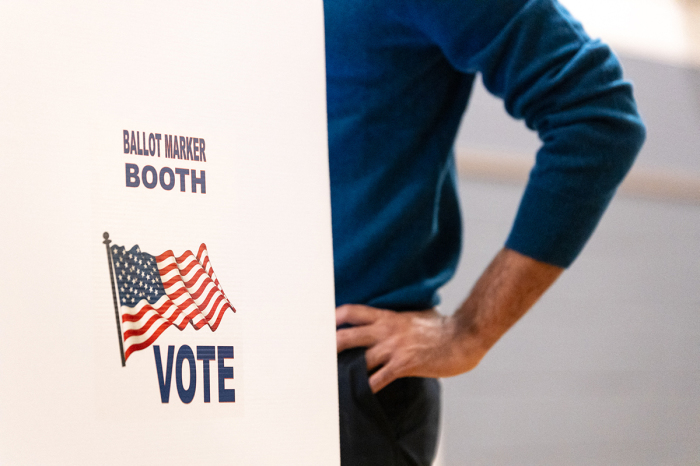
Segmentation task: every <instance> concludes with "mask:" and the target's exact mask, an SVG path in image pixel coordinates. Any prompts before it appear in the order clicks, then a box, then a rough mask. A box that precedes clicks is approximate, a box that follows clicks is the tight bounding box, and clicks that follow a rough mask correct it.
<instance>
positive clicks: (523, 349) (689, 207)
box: [436, 0, 700, 466]
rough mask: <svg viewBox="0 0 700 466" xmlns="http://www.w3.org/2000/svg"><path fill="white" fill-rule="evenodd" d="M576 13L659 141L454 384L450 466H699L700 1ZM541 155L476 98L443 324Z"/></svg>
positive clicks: (629, 3) (465, 139)
mask: <svg viewBox="0 0 700 466" xmlns="http://www.w3.org/2000/svg"><path fill="white" fill-rule="evenodd" d="M563 4H564V5H565V6H566V7H567V8H568V9H569V10H570V11H571V12H572V13H573V14H574V15H575V16H576V17H577V18H579V19H580V20H581V21H582V22H583V24H584V26H585V27H586V30H587V31H588V32H589V34H590V35H591V36H593V37H600V38H601V39H602V40H603V41H605V42H607V43H609V44H611V46H612V47H613V49H614V50H615V51H616V52H617V54H618V55H619V57H620V59H621V61H622V63H623V66H624V69H625V73H626V77H627V78H628V79H629V80H631V81H632V82H633V84H634V86H635V95H636V97H637V100H638V104H639V108H640V112H641V113H642V115H643V117H644V119H645V122H646V124H647V127H648V136H647V143H646V145H645V147H644V149H643V150H642V153H641V154H640V156H639V158H638V161H637V164H636V165H635V167H634V168H633V170H632V172H631V173H630V175H629V176H628V178H627V180H626V182H625V184H624V185H623V187H622V188H621V190H620V193H619V194H618V196H617V197H616V198H615V200H613V202H612V204H611V205H610V208H609V209H608V211H607V213H606V214H605V216H604V218H603V220H602V222H601V224H600V226H599V227H598V230H597V231H596V233H595V234H594V236H593V238H592V240H591V241H590V242H589V244H588V245H587V246H586V248H585V249H584V251H583V253H582V255H581V256H580V257H579V259H578V260H577V261H576V262H575V263H574V265H573V266H572V267H571V268H570V269H569V270H568V271H567V272H566V273H565V274H564V275H563V276H562V278H561V279H560V280H559V281H558V282H557V283H556V284H555V286H554V287H553V288H552V289H551V290H550V291H549V292H548V293H547V294H546V295H545V297H544V298H543V299H542V300H541V301H540V302H539V303H538V304H537V305H536V306H535V307H534V308H533V309H532V310H531V311H530V312H529V313H528V314H527V315H526V316H525V317H524V318H523V319H522V320H521V321H520V322H519V323H518V324H517V325H516V326H515V327H514V328H513V329H512V330H511V331H510V332H509V333H508V334H506V336H505V337H504V338H503V339H502V340H501V341H499V342H498V343H497V344H496V346H495V347H494V348H493V349H492V350H491V352H490V353H489V354H488V355H487V356H486V358H485V359H484V360H483V361H482V363H481V364H480V365H479V366H478V367H477V368H476V369H475V370H473V371H472V372H470V373H467V374H464V375H462V376H459V377H455V378H451V379H445V380H444V381H443V393H444V405H443V430H442V442H441V445H440V452H439V456H438V460H437V462H436V464H439V465H442V466H453V465H467V464H469V465H480V464H483V465H530V464H531V465H594V464H596V465H597V464H599V465H662V464H669V465H671V464H672V465H698V464H700V2H699V1H697V0H563ZM538 147H539V140H538V138H537V136H536V134H534V133H531V132H529V131H528V130H527V129H526V128H525V126H524V125H523V124H522V122H516V121H513V120H511V119H510V117H508V115H507V114H506V113H505V111H504V110H503V105H502V103H501V102H500V101H499V100H497V99H495V98H493V97H491V96H490V95H488V93H487V92H486V91H485V90H484V89H483V87H482V86H481V85H480V84H479V85H477V87H476V89H475V92H474V95H473V98H472V101H471V103H470V107H469V112H468V113H467V116H466V117H465V119H464V122H463V127H462V130H461V132H460V135H459V138H458V142H457V145H456V152H457V155H458V163H459V168H460V185H461V187H460V189H461V194H462V210H463V221H464V238H465V239H464V246H463V253H462V260H461V264H460V268H459V270H458V272H457V274H456V276H455V278H454V279H453V280H452V281H451V282H450V283H449V284H448V285H447V286H446V287H445V289H444V290H443V303H442V306H441V310H442V311H443V312H446V313H451V312H452V311H453V310H454V309H455V308H456V307H457V306H458V305H459V304H460V302H461V300H462V299H463V298H464V297H465V295H466V293H467V292H468V291H469V288H470V287H471V286H472V284H473V283H474V281H475V280H476V278H477V277H478V276H479V274H480V273H481V271H482V270H483V269H484V267H485V266H486V264H487V263H488V262H489V261H490V259H491V258H492V256H493V255H494V254H495V252H496V251H497V250H498V249H499V248H500V247H501V245H502V243H503V241H504V240H505V237H506V235H507V234H508V231H509V229H510V225H511V222H512V219H513V217H514V214H515V210H516V209H517V206H518V202H519V199H520V195H521V193H522V188H523V186H524V183H525V181H526V179H527V172H528V170H529V168H530V166H531V165H532V162H533V160H534V154H535V151H536V150H537V148H538Z"/></svg>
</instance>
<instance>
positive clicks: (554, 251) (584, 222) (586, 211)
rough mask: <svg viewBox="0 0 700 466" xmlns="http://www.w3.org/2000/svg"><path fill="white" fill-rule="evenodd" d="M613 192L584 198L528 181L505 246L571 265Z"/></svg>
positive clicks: (543, 259)
mask: <svg viewBox="0 0 700 466" xmlns="http://www.w3.org/2000/svg"><path fill="white" fill-rule="evenodd" d="M611 198H612V194H611V195H610V196H609V197H608V198H605V199H596V200H589V202H582V201H580V200H578V199H575V198H572V197H569V196H566V195H564V194H561V193H556V192H551V191H548V190H545V189H542V188H540V187H537V186H535V185H533V184H532V183H528V185H527V188H525V193H524V194H523V198H522V200H521V201H520V207H519V208H518V213H517V215H516V217H515V222H514V223H513V228H512V229H511V232H510V235H509V236H508V240H507V241H506V244H505V245H506V247H507V248H509V249H513V250H515V251H517V252H519V253H521V254H524V255H526V256H528V257H531V258H532V259H536V260H539V261H541V262H547V263H549V264H553V265H556V266H559V267H568V266H569V265H571V263H572V262H573V261H574V259H576V256H578V254H579V252H581V249H583V246H584V245H585V244H586V241H588V238H589V237H590V236H591V234H592V233H593V230H594V229H595V227H596V225H597V224H598V221H599V220H600V218H601V217H602V215H603V212H604V211H605V208H606V207H607V205H608V203H609V202H610V199H611Z"/></svg>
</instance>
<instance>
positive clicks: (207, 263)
mask: <svg viewBox="0 0 700 466" xmlns="http://www.w3.org/2000/svg"><path fill="white" fill-rule="evenodd" d="M112 253H113V257H114V262H115V264H116V265H115V269H116V271H117V275H118V278H119V293H120V297H121V299H120V303H121V306H120V309H121V321H122V332H123V341H124V356H125V359H128V358H129V356H130V355H131V354H132V353H133V352H135V351H139V350H142V349H144V348H147V347H149V346H150V345H151V344H153V342H154V341H156V339H157V338H158V337H159V336H160V335H161V334H162V333H163V332H164V331H165V330H166V329H167V328H168V327H170V326H171V325H173V326H175V327H177V328H178V329H180V330H183V329H184V328H185V327H186V326H187V324H188V323H189V324H190V325H192V327H194V328H195V329H196V330H199V329H201V328H203V327H204V326H208V327H209V328H210V330H211V331H212V332H213V331H216V329H217V328H218V327H219V324H220V323H221V319H222V318H223V316H224V313H225V311H226V310H231V311H232V312H236V310H235V309H234V307H233V306H232V305H231V303H230V301H229V300H228V298H227V297H226V295H225V294H224V291H223V289H222V288H221V285H220V283H219V280H218V279H217V277H216V275H215V274H214V270H213V268H212V266H211V260H210V259H209V254H208V252H207V248H206V245H205V244H202V245H201V246H200V247H199V250H198V251H197V254H196V255H195V254H193V253H192V252H191V251H185V252H184V253H183V254H182V255H181V256H179V257H176V256H175V254H174V253H173V252H172V251H170V250H168V251H165V252H164V253H162V254H161V255H159V256H155V257H153V256H151V255H149V254H146V253H143V252H142V251H140V249H139V248H138V246H134V247H133V248H132V249H131V250H130V251H125V250H124V248H123V247H118V246H116V245H115V246H113V247H112ZM156 274H157V275H158V276H159V277H156V276H155V275H156ZM152 276H153V277H152ZM141 277H147V278H148V279H144V280H141ZM157 278H160V280H157ZM133 296H136V297H140V299H139V300H138V302H134V301H135V299H134V298H133ZM127 298H128V299H127ZM151 301H153V302H151Z"/></svg>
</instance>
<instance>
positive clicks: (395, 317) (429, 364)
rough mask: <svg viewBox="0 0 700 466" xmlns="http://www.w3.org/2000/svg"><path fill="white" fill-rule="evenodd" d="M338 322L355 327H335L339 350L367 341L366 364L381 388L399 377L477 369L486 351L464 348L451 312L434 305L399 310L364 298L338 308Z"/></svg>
mask: <svg viewBox="0 0 700 466" xmlns="http://www.w3.org/2000/svg"><path fill="white" fill-rule="evenodd" d="M335 319H336V325H342V324H352V325H355V327H351V328H346V329H341V330H338V331H337V332H336V342H337V347H338V352H339V353H340V352H341V351H343V350H346V349H349V348H355V347H358V346H361V347H366V348H367V353H366V354H365V358H366V360H367V370H368V371H369V372H372V371H374V370H375V369H377V371H376V372H375V373H374V374H372V375H371V376H370V378H369V384H370V387H371V388H372V392H374V393H376V392H378V391H379V390H381V389H382V388H384V387H385V386H387V385H389V383H391V382H392V381H393V380H395V379H398V378H400V377H449V376H453V375H457V374H461V373H463V372H466V371H468V370H470V369H472V368H473V367H474V366H476V364H477V363H478V362H479V360H480V359H481V356H482V355H483V352H481V351H479V350H478V348H473V349H472V351H464V350H463V349H462V348H461V341H460V337H461V335H459V334H458V332H457V328H456V325H455V322H454V321H453V319H452V318H451V317H445V316H441V315H440V314H438V313H437V312H436V311H435V310H434V309H429V310H426V311H413V312H395V311H390V310H386V309H377V308H374V307H369V306H362V305H359V304H346V305H344V306H340V307H338V308H337V309H336V313H335Z"/></svg>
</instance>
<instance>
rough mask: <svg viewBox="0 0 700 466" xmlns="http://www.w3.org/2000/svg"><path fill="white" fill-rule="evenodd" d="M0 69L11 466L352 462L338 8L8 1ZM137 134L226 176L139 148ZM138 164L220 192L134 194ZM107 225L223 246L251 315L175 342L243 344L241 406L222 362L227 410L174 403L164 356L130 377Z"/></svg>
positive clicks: (118, 234)
mask: <svg viewBox="0 0 700 466" xmlns="http://www.w3.org/2000/svg"><path fill="white" fill-rule="evenodd" d="M0 60H1V61H2V63H3V69H4V71H3V73H2V74H0V109H2V110H1V111H0V140H1V141H2V145H3V152H4V154H5V155H4V156H3V157H2V158H1V159H0V173H3V181H2V183H1V184H0V196H1V197H2V199H3V203H2V204H1V207H0V214H1V215H2V218H3V221H2V226H1V227H0V234H1V241H0V257H2V258H3V259H2V265H3V266H2V268H1V270H0V287H1V291H2V295H3V303H2V308H1V313H2V318H3V325H2V326H0V463H2V464H13V465H20V464H71V465H72V464H242V465H250V464H256V465H257V464H271V465H280V464H285V465H286V464H300V465H309V464H319V465H329V464H337V463H338V421H337V391H336V383H337V382H336V377H335V371H336V369H335V367H336V362H335V332H334V312H333V309H334V297H333V269H332V243H331V234H330V201H329V188H328V167H327V143H326V121H325V75H324V71H325V67H324V48H323V21H322V3H321V2H320V1H319V2H299V1H289V0H283V1H282V0H280V1H272V2H264V3H261V2H256V1H251V0H239V1H236V2H232V3H231V2H220V3H217V4H213V5H212V4H206V5H202V4H199V3H178V4H173V3H169V2H163V3H159V4H155V3H151V4H147V5H142V4H140V3H136V2H134V3H128V2H127V3H125V2H119V3H116V2H115V3H104V2H99V3H95V2H89V3H88V2H85V3H83V4H71V5H66V4H63V3H60V4H59V3H50V2H46V3H34V2H31V3H29V2H27V3H19V2H14V3H10V4H8V3H5V4H3V5H2V6H0ZM124 129H127V130H130V131H131V130H135V131H146V132H158V133H166V134H178V135H182V136H190V137H191V136H196V137H202V138H204V139H205V140H206V154H207V162H206V163H201V162H188V161H181V160H175V161H173V160H168V159H164V158H160V159H158V158H157V157H141V156H136V155H129V154H124V153H123V148H122V139H121V138H122V131H123V130H124ZM281 141H283V143H282V142H281ZM282 149H283V150H282ZM126 162H129V163H137V164H138V165H139V166H140V167H141V168H143V166H144V165H146V164H147V163H148V164H151V165H153V166H155V167H156V168H160V167H162V166H168V167H171V168H173V169H174V168H176V167H182V168H192V169H197V170H202V169H205V170H206V180H207V181H206V185H207V193H206V194H192V193H190V192H189V186H188V187H187V192H185V193H181V192H179V191H178V189H177V188H176V189H174V190H172V191H165V190H163V189H161V188H160V187H156V188H155V189H153V190H148V189H145V188H144V187H143V186H141V187H139V188H127V187H126V186H125V163H126ZM104 231H108V232H109V233H110V235H111V239H112V240H113V241H114V242H115V243H116V244H118V245H123V246H126V247H127V248H130V247H131V246H133V245H134V244H138V245H139V246H140V247H141V248H142V250H144V251H146V252H149V253H151V254H160V253H162V252H164V251H165V250H167V249H172V250H173V251H174V252H175V253H176V254H180V253H182V252H184V251H185V250H187V249H190V250H193V251H196V249H197V248H198V247H199V244H200V243H202V242H204V243H206V244H207V246H208V249H209V254H210V257H211V259H212V263H213V266H214V270H215V272H216V274H217V275H218V278H219V280H220V282H221V284H222V287H223V290H224V291H225V292H226V294H227V295H228V297H229V299H230V300H231V302H232V304H233V305H234V306H235V307H236V309H237V313H236V314H235V315H234V314H230V313H229V314H228V315H226V316H225V317H224V319H223V322H222V324H221V326H220V328H219V329H218V330H217V331H216V332H211V331H209V330H208V329H206V328H205V329H202V330H199V331H194V329H192V328H187V329H186V330H184V331H182V332H180V331H178V330H177V329H174V328H170V329H168V330H166V332H165V333H164V334H163V335H162V336H161V337H160V338H159V339H158V340H157V341H156V344H158V345H160V347H161V352H162V354H163V356H164V355H165V353H166V351H167V345H175V346H176V350H177V349H178V348H179V347H180V345H182V344H188V345H189V346H191V347H192V348H193V349H195V346H196V345H198V344H199V345H202V344H204V345H215V346H217V345H225V346H234V348H235V359H233V360H229V361H228V362H227V365H229V366H233V367H234V380H230V381H228V382H227V387H228V388H235V390H236V402H235V403H230V404H220V403H218V402H216V401H217V380H216V364H215V361H213V364H212V368H211V371H212V375H211V381H212V388H211V390H212V392H211V393H212V402H211V403H209V404H205V403H203V401H202V392H201V391H200V385H201V383H202V382H201V378H200V379H199V381H198V383H199V384H200V385H198V387H197V393H196V395H195V399H194V401H193V402H192V403H190V404H188V405H186V404H183V403H182V402H181V401H180V400H179V398H178V396H177V391H176V389H175V380H174V376H173V382H172V387H171V395H170V402H169V403H168V404H163V403H161V400H160V395H159V391H158V380H157V376H156V369H155V362H154V355H153V350H152V348H147V349H146V350H143V351H139V352H136V353H134V354H133V355H132V356H131V358H130V359H129V360H128V361H127V365H126V367H125V368H122V367H121V365H120V361H119V351H118V342H117V335H116V328H115V318H114V308H113V305H112V295H111V291H110V280H109V273H108V267H107V258H106V252H105V248H104V245H103V244H102V242H101V241H102V232H104ZM185 367H187V365H185ZM197 370H198V374H197V375H198V378H199V377H201V376H202V373H201V363H200V362H199V361H198V362H197ZM311 400H312V403H310V401H311ZM310 404H312V405H313V408H312V409H310V408H309V406H310Z"/></svg>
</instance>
